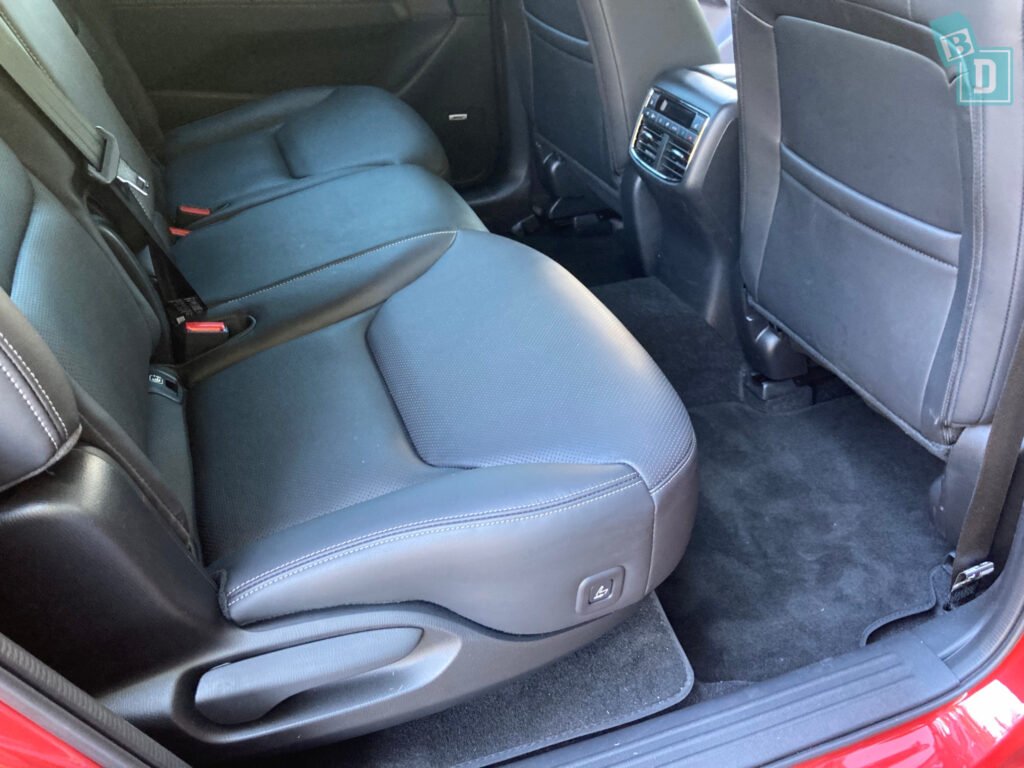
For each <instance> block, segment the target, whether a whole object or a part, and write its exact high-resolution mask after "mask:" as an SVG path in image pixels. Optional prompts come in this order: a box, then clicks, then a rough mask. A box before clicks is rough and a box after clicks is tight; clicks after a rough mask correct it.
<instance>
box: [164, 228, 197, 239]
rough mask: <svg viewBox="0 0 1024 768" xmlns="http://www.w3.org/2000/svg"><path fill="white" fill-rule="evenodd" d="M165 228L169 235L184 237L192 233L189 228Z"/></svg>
mask: <svg viewBox="0 0 1024 768" xmlns="http://www.w3.org/2000/svg"><path fill="white" fill-rule="evenodd" d="M167 230H168V231H169V232H170V233H171V237H186V236H188V235H191V234H192V231H191V230H188V229H185V228H183V227H168V228H167Z"/></svg>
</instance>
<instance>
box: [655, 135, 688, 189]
mask: <svg viewBox="0 0 1024 768" xmlns="http://www.w3.org/2000/svg"><path fill="white" fill-rule="evenodd" d="M692 149H693V145H692V144H689V143H687V142H684V141H682V140H680V139H677V138H675V137H673V138H670V139H669V140H668V144H667V145H666V147H665V153H664V154H663V155H662V156H661V165H660V166H659V170H660V171H661V173H662V174H663V175H664V176H665V178H667V179H671V180H672V181H682V178H683V174H684V173H685V172H686V166H687V165H689V163H690V150H692Z"/></svg>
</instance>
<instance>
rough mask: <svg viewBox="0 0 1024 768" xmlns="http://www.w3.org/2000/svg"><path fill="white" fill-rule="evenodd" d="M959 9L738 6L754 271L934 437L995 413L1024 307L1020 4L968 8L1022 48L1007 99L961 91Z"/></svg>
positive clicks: (748, 251) (783, 312)
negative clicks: (1023, 286) (942, 41)
mask: <svg viewBox="0 0 1024 768" xmlns="http://www.w3.org/2000/svg"><path fill="white" fill-rule="evenodd" d="M962 10H963V9H962V8H960V7H957V6H956V5H955V3H952V2H947V1H946V0H934V1H932V2H915V3H911V4H909V5H906V6H905V5H901V4H898V3H893V2H888V0H861V1H860V2H854V3H849V2H821V3H814V4H811V5H808V4H805V3H797V2H792V0H742V2H740V3H739V4H738V5H737V6H736V8H735V19H734V21H735V23H734V29H735V30H736V35H737V52H738V62H737V63H738V70H739V85H740V94H741V98H740V108H741V113H742V120H741V126H742V141H743V149H744V152H743V162H744V170H743V180H744V185H743V186H744V189H743V194H744V203H743V221H742V230H743V233H742V256H741V267H742V272H743V278H744V282H745V284H746V287H747V290H748V291H749V292H750V295H751V297H752V299H753V301H754V302H755V304H756V305H757V306H759V307H760V308H761V309H762V310H763V311H764V312H765V313H766V314H767V315H769V316H770V317H771V318H773V319H774V321H775V322H776V323H777V324H778V325H780V326H781V327H782V328H783V329H785V330H786V331H787V332H789V333H790V335H792V336H793V337H794V338H795V339H797V340H798V341H799V342H800V343H802V344H803V345H804V346H805V347H806V348H807V349H808V351H809V352H810V353H811V354H812V356H813V357H815V358H816V359H818V360H819V361H821V362H823V363H824V364H826V365H827V366H829V367H831V368H832V369H833V370H835V371H836V372H837V373H839V374H840V375H841V376H842V377H843V378H844V379H846V380H847V382H848V383H850V384H851V385H853V386H854V388H855V389H857V390H858V392H860V393H861V394H862V395H863V396H864V397H865V398H867V399H868V400H869V401H870V402H872V403H873V404H874V405H875V406H876V407H877V408H879V409H880V410H882V411H884V412H885V413H887V414H888V415H889V416H890V417H891V418H892V419H894V420H895V421H897V422H898V423H899V424H900V425H901V426H902V427H903V428H904V429H905V430H907V431H908V432H910V433H911V434H913V435H914V436H915V437H916V438H917V439H918V440H919V441H920V442H922V443H923V444H925V445H926V446H927V447H928V448H929V449H930V450H932V451H933V452H935V453H937V454H940V455H944V454H945V452H946V450H947V446H948V445H949V444H951V443H953V442H955V440H956V439H957V436H958V435H959V433H960V431H961V429H962V428H963V427H966V426H970V425H973V424H983V423H985V421H986V420H987V419H990V418H991V416H992V411H993V408H994V399H995V396H994V394H993V393H994V392H996V391H998V389H999V387H998V382H999V381H1001V378H1002V376H1003V375H1004V374H1005V367H1006V365H1007V362H1008V355H1009V351H1008V350H1007V346H1008V345H1007V343H1006V339H1008V338H1014V337H1015V335H1016V329H1017V328H1019V326H1020V322H1021V316H1022V312H1024V307H1022V297H1021V293H1020V291H1017V290H1016V289H1015V286H1017V285H1018V272H1019V270H1020V262H1021V259H1022V245H1021V231H1022V229H1021V216H1022V214H1021V211H1022V210H1024V205H1022V190H1024V145H1022V144H1021V142H1020V136H1021V135H1022V132H1024V107H1022V106H1021V102H1020V99H1019V98H1016V96H1019V93H1020V89H1021V76H1022V71H1024V70H1022V69H1021V67H1020V41H1021V15H1020V7H1019V4H1018V3H991V4H985V5H979V6H974V7H972V8H971V9H970V13H968V14H967V15H968V16H969V18H970V20H971V23H972V26H973V28H974V33H975V35H976V36H977V39H978V40H979V41H984V45H985V46H993V47H996V46H1004V47H1010V48H1013V49H1014V58H1013V61H1014V68H1015V71H1014V72H1013V82H1014V89H1015V91H1016V93H1015V99H1014V104H1013V105H1011V106H995V105H975V106H961V105H958V104H957V100H956V91H957V81H956V79H955V75H956V72H955V68H952V67H950V68H944V67H943V66H942V65H941V64H940V62H939V61H938V58H937V57H938V54H937V51H936V48H935V43H934V38H933V35H932V32H931V29H930V27H929V26H928V23H929V22H930V21H932V20H934V19H936V18H939V17H941V16H943V15H946V14H949V13H952V12H954V11H962ZM979 44H981V43H979ZM811 72H813V73H814V76H813V77H810V76H809V74H808V73H811ZM997 212H998V215H996V214H997Z"/></svg>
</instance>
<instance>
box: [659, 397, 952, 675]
mask: <svg viewBox="0 0 1024 768" xmlns="http://www.w3.org/2000/svg"><path fill="white" fill-rule="evenodd" d="M690 415H691V418H692V419H693V422H694V427H695V430H696V433H697V446H698V448H697V450H698V452H699V453H698V456H699V462H700V464H699V466H700V473H701V495H700V505H699V511H698V516H697V523H696V526H695V528H694V533H693V539H692V541H691V543H690V546H689V548H688V549H687V552H686V555H685V556H684V558H683V562H682V563H681V564H680V566H679V568H678V569H677V570H676V571H675V573H673V574H672V576H671V577H670V578H669V579H668V581H666V582H665V584H664V585H663V586H662V587H661V589H660V590H659V592H658V594H659V595H660V596H661V599H662V601H663V603H664V605H665V610H666V612H667V613H668V615H669V617H670V620H671V621H672V624H673V626H674V627H676V630H677V631H678V633H679V637H680V641H681V642H682V644H683V647H684V648H686V651H687V653H688V654H689V655H690V658H691V659H692V660H693V664H694V668H695V669H696V671H697V676H698V677H699V678H700V679H701V680H702V681H720V680H764V679H767V678H771V677H775V676H776V675H780V674H782V673H783V672H787V671H789V670H791V669H796V668H798V667H802V666H805V665H807V664H810V663H812V662H815V661H818V660H821V659H825V658H828V657H832V656H836V655H839V654H842V653H845V652H847V651H852V650H855V649H856V648H857V647H858V644H859V641H860V637H861V633H862V632H863V631H864V629H865V628H866V627H867V626H868V625H869V624H870V623H871V622H873V621H875V620H877V619H879V618H881V617H882V616H885V615H886V614H889V613H892V612H894V611H897V610H902V609H905V608H907V607H909V606H912V605H918V604H920V603H922V602H924V601H926V600H927V599H928V596H929V594H930V592H929V590H930V589H931V587H930V582H929V576H928V574H929V572H930V571H931V569H932V568H933V567H934V566H936V565H937V564H939V563H940V562H941V561H942V558H943V557H944V555H945V553H946V551H947V545H946V543H945V542H944V541H943V539H942V538H941V537H940V536H939V534H938V533H937V532H936V531H935V530H934V528H933V527H932V525H931V522H930V519H929V510H928V507H929V493H928V491H929V486H930V485H931V483H932V481H934V480H935V478H936V477H938V476H939V474H940V473H941V472H942V463H941V462H940V461H939V460H938V459H936V458H934V457H933V456H931V455H930V454H928V453H927V452H926V451H924V449H922V448H921V447H920V446H918V445H917V444H916V443H914V442H913V441H912V440H911V439H910V438H909V437H907V436H906V435H904V434H903V433H902V432H901V431H900V430H899V429H898V428H897V427H895V426H893V425H892V424H890V423H889V422H888V421H886V420H885V419H883V418H882V417H881V416H878V415H877V414H875V413H874V412H873V411H871V410H870V409H869V408H868V407H867V406H866V405H865V404H864V403H863V401H861V400H860V398H857V397H854V396H850V397H844V398H839V399H836V400H830V401H828V402H824V403H820V404H818V405H814V406H811V407H809V408H806V409H803V410H800V411H797V412H792V413H765V412H761V411H758V410H755V409H753V408H751V407H749V406H746V405H743V404H741V403H719V404H716V405H708V406H703V407H700V408H696V409H694V410H692V411H691V414H690Z"/></svg>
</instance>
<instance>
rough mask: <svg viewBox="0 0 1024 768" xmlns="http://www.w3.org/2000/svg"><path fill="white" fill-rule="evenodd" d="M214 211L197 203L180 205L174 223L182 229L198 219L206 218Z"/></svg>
mask: <svg viewBox="0 0 1024 768" xmlns="http://www.w3.org/2000/svg"><path fill="white" fill-rule="evenodd" d="M211 213H213V211H212V210H210V209H209V208H201V207H199V206H197V205H179V206H178V211H177V213H176V214H175V216H174V225H175V226H176V227H181V228H182V229H186V230H187V229H188V228H189V227H191V226H192V225H193V224H195V223H196V222H197V221H201V220H202V219H205V218H206V217H207V216H209V215H210V214H211Z"/></svg>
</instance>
